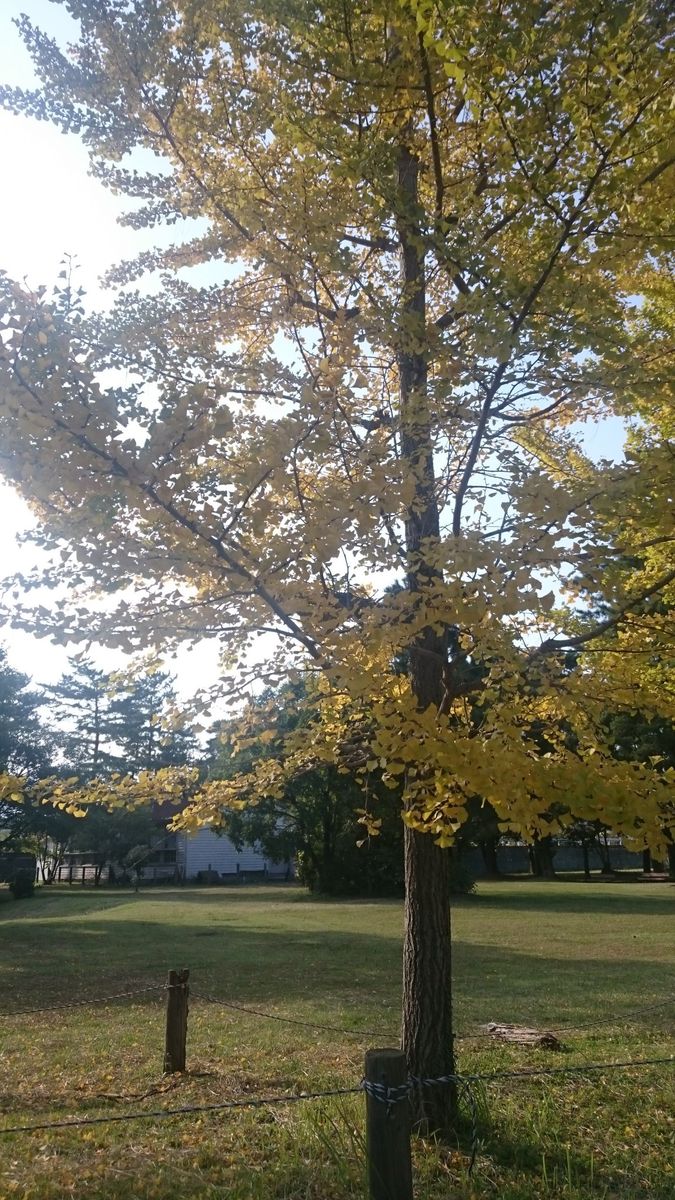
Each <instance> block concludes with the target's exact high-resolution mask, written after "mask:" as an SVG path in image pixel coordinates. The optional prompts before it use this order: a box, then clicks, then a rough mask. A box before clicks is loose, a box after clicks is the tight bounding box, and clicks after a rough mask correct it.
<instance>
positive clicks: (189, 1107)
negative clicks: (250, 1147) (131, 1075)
mask: <svg viewBox="0 0 675 1200" xmlns="http://www.w3.org/2000/svg"><path fill="white" fill-rule="evenodd" d="M654 1066H671V1067H672V1066H675V1055H670V1056H669V1057H667V1058H643V1059H630V1060H626V1061H622V1062H610V1063H580V1064H577V1065H576V1066H570V1067H534V1068H532V1069H524V1070H520V1071H491V1072H485V1073H477V1074H470V1075H461V1074H454V1075H438V1076H436V1077H433V1078H420V1077H415V1076H410V1077H409V1078H408V1079H407V1080H406V1081H405V1083H402V1084H400V1085H397V1086H395V1087H390V1086H387V1084H385V1083H377V1082H373V1081H371V1080H365V1079H363V1080H361V1082H360V1083H359V1084H358V1085H354V1086H351V1087H340V1088H328V1089H325V1090H324V1091H319V1092H298V1093H296V1094H293V1093H291V1094H290V1095H289V1094H286V1095H278V1096H252V1097H250V1098H249V1099H246V1100H234V1099H231V1100H222V1101H218V1102H216V1103H214V1104H184V1105H181V1106H180V1107H177V1108H158V1109H150V1110H146V1111H143V1112H131V1113H111V1114H108V1115H106V1116H101V1117H72V1118H68V1119H66V1120H63V1121H41V1122H36V1123H35V1124H31V1125H10V1126H6V1127H5V1128H4V1129H0V1136H2V1135H4V1134H9V1133H33V1132H37V1131H41V1130H45V1129H71V1128H79V1127H81V1126H89V1125H107V1124H113V1123H119V1122H121V1121H147V1120H152V1119H157V1120H162V1119H165V1118H168V1117H179V1116H190V1115H192V1114H199V1113H207V1112H221V1111H226V1110H228V1109H241V1108H264V1107H265V1106H266V1105H269V1104H272V1105H275V1104H297V1103H300V1102H302V1101H305V1100H324V1099H328V1098H332V1097H337V1096H355V1095H358V1094H360V1093H365V1094H366V1095H368V1096H371V1097H372V1098H373V1099H375V1100H377V1101H379V1102H380V1103H382V1104H385V1105H386V1106H387V1107H388V1108H390V1109H391V1108H392V1107H393V1106H394V1105H395V1104H399V1103H401V1102H402V1101H404V1100H407V1099H409V1098H410V1096H411V1094H412V1093H413V1092H414V1091H415V1090H418V1089H420V1088H428V1087H442V1086H444V1085H445V1086H447V1085H448V1084H455V1085H457V1086H458V1088H459V1089H460V1092H461V1091H464V1094H465V1095H466V1096H467V1097H468V1095H469V1092H470V1088H471V1086H472V1085H473V1084H477V1083H484V1084H489V1083H491V1082H493V1081H494V1080H501V1079H523V1078H533V1077H536V1076H550V1075H584V1074H588V1073H590V1072H611V1071H617V1070H626V1069H631V1068H632V1069H637V1068H643V1067H654ZM471 1108H472V1113H473V1118H474V1127H475V1126H476V1124H477V1107H476V1104H475V1098H473V1097H472V1099H471Z"/></svg>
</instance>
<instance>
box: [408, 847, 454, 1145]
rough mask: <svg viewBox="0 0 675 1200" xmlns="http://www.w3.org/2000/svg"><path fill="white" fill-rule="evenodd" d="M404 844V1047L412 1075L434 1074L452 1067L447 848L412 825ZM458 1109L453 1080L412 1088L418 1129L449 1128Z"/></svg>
mask: <svg viewBox="0 0 675 1200" xmlns="http://www.w3.org/2000/svg"><path fill="white" fill-rule="evenodd" d="M404 845H405V887H406V893H405V933H404V940H403V1014H402V1017H403V1036H402V1043H403V1051H404V1053H405V1056H406V1060H407V1062H408V1070H409V1071H410V1074H411V1075H413V1076H414V1077H415V1078H418V1079H419V1078H432V1079H434V1078H438V1076H441V1075H452V1074H454V1071H455V1058H454V1046H453V1033H452V998H451V990H450V979H451V975H450V966H451V941H450V895H449V872H448V863H449V860H448V852H447V850H441V849H440V848H439V847H438V846H436V845H435V843H434V841H433V838H432V837H430V835H429V834H428V833H418V832H417V831H416V830H413V829H406V830H405V833H404ZM456 1112H457V1093H456V1088H455V1087H454V1086H438V1087H427V1088H424V1089H420V1090H419V1091H418V1092H417V1093H416V1094H415V1097H414V1102H413V1121H414V1124H415V1125H416V1127H417V1128H418V1129H419V1130H420V1131H421V1132H429V1131H431V1130H438V1131H441V1132H446V1133H447V1132H450V1130H451V1129H452V1127H453V1125H454V1123H455V1119H456Z"/></svg>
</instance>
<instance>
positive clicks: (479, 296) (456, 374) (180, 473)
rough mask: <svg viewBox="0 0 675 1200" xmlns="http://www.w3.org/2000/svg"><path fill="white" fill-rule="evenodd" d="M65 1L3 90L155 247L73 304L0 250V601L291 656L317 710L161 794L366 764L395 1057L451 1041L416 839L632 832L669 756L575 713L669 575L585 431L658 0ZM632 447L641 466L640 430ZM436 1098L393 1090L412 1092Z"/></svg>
mask: <svg viewBox="0 0 675 1200" xmlns="http://www.w3.org/2000/svg"><path fill="white" fill-rule="evenodd" d="M65 7H66V8H67V10H68V12H69V13H70V14H71V15H72V16H73V17H74V18H75V19H76V20H77V21H79V23H80V30H81V33H80V38H79V41H78V42H77V44H76V45H74V46H73V47H71V48H70V49H66V50H63V49H61V48H59V46H57V45H56V44H55V43H54V42H53V41H52V40H50V39H49V38H48V37H46V36H45V35H44V34H42V33H40V32H39V31H38V30H37V29H36V28H34V27H33V26H32V25H31V23H30V22H29V21H28V20H27V19H25V18H23V19H21V21H20V27H21V30H22V33H23V36H24V39H25V41H26V44H27V46H28V48H29V50H30V52H31V54H32V57H33V61H34V63H35V67H36V70H37V72H38V75H39V78H40V79H41V87H40V88H38V89H37V90H36V91H35V92H23V91H17V90H15V89H8V88H5V89H3V91H2V98H3V101H4V103H5V105H6V106H8V107H9V108H10V109H12V110H14V111H16V112H19V113H23V114H26V115H32V116H35V117H38V118H40V119H48V120H51V121H53V122H55V123H56V125H57V126H59V127H60V128H61V129H63V130H64V131H66V132H69V133H76V134H77V135H78V136H79V137H80V138H81V139H82V140H83V142H84V144H85V145H86V146H87V147H88V149H89V151H90V154H91V162H92V170H93V172H94V173H95V174H96V176H97V177H98V178H99V179H100V180H101V181H102V182H103V183H104V184H105V185H106V186H107V187H109V188H110V189H112V190H113V191H114V192H116V193H118V194H120V195H122V196H124V197H126V198H127V204H126V206H125V210H124V214H123V216H122V217H121V220H122V221H123V222H125V223H126V224H128V225H131V226H134V227H138V228H144V229H152V228H154V227H158V228H159V227H160V226H161V227H164V226H167V227H172V226H173V227H174V229H175V242H174V244H172V245H169V246H168V247H167V244H166V243H167V235H166V233H165V232H164V231H162V237H161V239H158V240H159V241H161V243H162V244H161V246H160V247H159V248H157V249H156V250H155V251H147V250H146V251H144V252H142V253H140V254H139V256H138V257H137V259H135V260H134V261H127V262H124V263H121V264H119V265H118V266H117V267H115V268H114V269H112V270H111V271H110V274H109V277H108V282H109V284H110V285H111V287H113V288H116V289H117V293H118V294H117V297H116V300H115V302H114V304H113V305H112V307H111V309H110V311H109V312H107V313H105V314H103V315H101V314H98V315H96V314H93V315H88V316H87V315H85V313H84V311H83V308H82V304H81V303H80V298H79V297H78V296H77V295H76V293H75V290H74V287H73V285H72V283H71V281H70V279H69V278H67V277H66V278H65V279H64V280H63V282H62V285H60V287H59V289H58V290H57V292H56V293H55V294H54V295H52V294H50V293H46V292H44V293H43V292H38V293H31V292H30V291H29V290H28V289H27V288H26V287H25V285H19V284H16V283H13V282H12V281H11V280H9V279H7V278H5V279H4V281H3V284H2V297H3V311H4V318H3V335H2V337H3V346H4V350H3V357H2V364H1V371H2V374H1V376H0V379H1V389H2V418H1V419H2V424H3V433H5V434H6V441H5V449H4V450H3V457H2V467H3V470H4V471H5V473H6V475H7V477H8V478H10V479H12V480H14V481H15V482H16V483H17V485H18V486H19V487H20V488H21V490H22V491H23V493H24V495H26V496H27V497H28V498H29V500H30V502H31V503H32V505H33V508H34V510H35V512H36V513H37V515H38V517H39V518H40V521H41V523H40V526H39V532H38V534H37V535H36V536H37V540H38V542H39V543H40V544H41V545H42V546H43V547H44V548H45V549H46V550H48V551H50V552H51V554H52V556H53V559H52V563H53V565H52V569H51V572H48V573H47V577H46V578H41V579H40V578H38V577H37V576H36V577H30V578H23V579H21V580H19V581H17V590H18V598H17V599H16V601H15V603H14V619H15V620H16V621H17V622H18V623H19V624H23V625H24V626H28V627H29V628H35V627H36V625H37V627H38V628H39V629H40V631H41V632H43V633H45V634H51V635H52V636H62V637H69V638H80V639H82V640H87V639H92V638H93V639H100V640H102V641H105V642H107V643H108V644H111V645H116V646H119V647H120V648H122V649H123V650H127V651H134V650H135V649H138V648H146V647H149V646H157V647H164V648H166V647H167V646H170V645H173V644H176V643H177V642H181V641H183V642H190V641H195V640H197V639H201V638H204V637H212V638H213V639H215V640H216V641H217V642H218V643H219V645H220V648H221V652H222V663H223V679H224V682H225V683H226V684H227V687H228V688H229V689H230V690H231V691H232V692H234V693H235V694H242V695H244V694H245V693H246V689H247V687H248V686H249V684H250V683H251V681H253V680H255V679H256V678H257V677H259V676H260V675H261V673H262V674H263V675H264V677H265V679H266V681H267V682H270V683H272V684H274V683H275V682H278V681H279V680H282V679H283V678H285V677H288V676H289V675H290V676H291V677H293V675H294V674H296V673H298V672H306V673H309V674H311V675H312V676H313V678H314V679H315V680H316V681H317V682H316V686H315V689H314V690H315V694H316V695H317V697H318V699H317V705H318V709H319V710H320V713H319V716H318V718H317V720H316V721H314V722H312V723H311V724H310V726H309V728H310V729H311V738H310V737H309V735H307V738H306V739H305V741H304V742H303V741H302V739H300V738H299V737H296V738H295V740H294V742H293V743H292V744H291V745H289V746H288V747H287V750H286V754H285V755H284V756H283V758H282V759H280V760H272V759H265V760H264V762H262V763H261V765H260V770H259V772H258V776H257V778H256V779H255V780H253V781H252V780H251V778H250V777H247V778H242V779H239V780H237V779H234V780H232V779H231V780H228V781H223V782H221V783H220V784H217V785H216V784H214V785H213V787H212V788H211V789H208V788H207V789H204V790H203V792H202V794H201V796H200V797H199V798H197V799H196V800H195V802H194V805H193V807H192V810H191V814H189V817H191V819H194V820H198V821H209V820H211V819H213V818H214V817H217V815H218V811H219V807H220V806H221V805H222V804H230V805H231V804H232V803H236V802H237V801H241V802H245V801H246V800H247V799H249V798H250V797H251V795H252V794H253V795H255V793H256V790H257V792H258V794H260V792H268V793H269V794H272V793H273V792H274V789H275V788H277V789H279V788H281V787H282V784H283V779H284V777H287V775H288V773H289V772H292V771H301V770H303V769H305V768H306V767H307V765H308V764H314V765H316V763H317V762H337V763H338V764H339V763H340V762H341V761H342V762H346V761H349V762H350V763H351V765H353V764H354V762H356V760H358V764H359V765H360V767H361V769H362V770H363V771H364V772H365V773H366V774H367V772H368V770H369V769H371V770H373V769H375V768H377V770H378V771H382V772H384V777H385V779H386V778H387V776H388V777H389V778H390V779H391V781H392V784H394V785H395V788H396V795H397V796H400V795H401V794H402V795H403V817H404V821H405V825H406V832H405V847H406V851H405V852H406V905H405V911H406V917H405V937H404V981H403V1047H404V1049H405V1052H406V1054H407V1056H408V1062H409V1066H410V1070H411V1074H412V1075H414V1076H427V1077H428V1076H438V1075H446V1074H449V1073H452V1072H453V1069H454V1065H455V1064H454V1054H453V1048H452V1016H451V1003H450V937H449V928H448V886H447V853H446V851H445V849H444V847H445V846H446V845H447V844H448V843H450V842H451V841H452V839H453V837H454V835H455V832H456V830H457V829H458V827H459V826H460V825H461V823H462V821H463V820H464V817H465V814H466V803H467V800H469V799H471V800H472V801H473V802H475V798H476V797H483V798H485V799H486V800H487V801H489V802H490V804H491V805H492V806H493V808H494V810H495V812H496V813H497V815H498V817H499V818H500V820H501V821H503V822H504V823H508V826H509V828H510V829H518V830H520V831H521V832H522V833H523V834H524V835H526V836H533V835H536V834H537V833H538V832H541V831H544V832H546V833H551V832H555V828H556V827H558V825H559V824H564V822H565V821H566V820H568V819H571V816H572V814H574V815H576V816H578V817H580V818H584V819H589V820H592V819H602V820H603V821H605V822H606V823H608V824H610V825H611V826H612V827H613V828H614V829H616V830H618V831H620V832H622V833H623V834H624V835H625V836H626V837H627V838H632V839H633V840H634V841H635V842H636V843H643V844H644V843H647V842H650V841H652V842H658V841H659V840H660V839H661V838H662V837H663V821H662V819H661V818H662V805H661V801H662V800H663V789H664V787H667V786H668V781H667V777H665V776H663V775H661V776H659V777H658V778H656V777H655V774H654V772H650V771H649V770H648V768H647V767H645V766H644V765H642V764H639V763H629V762H620V761H617V760H616V759H615V758H613V757H612V756H611V754H610V753H609V748H608V747H607V745H606V744H605V742H604V741H603V724H602V717H603V715H604V713H605V712H606V709H607V701H608V698H609V695H610V693H611V692H612V671H611V669H608V668H607V667H606V665H605V664H606V662H607V661H610V662H612V663H613V662H614V661H615V657H616V649H617V638H620V637H621V635H622V630H623V629H624V627H625V626H626V625H628V624H630V620H631V618H632V616H633V615H634V614H636V613H638V612H639V614H640V620H641V622H642V627H643V629H644V630H647V631H648V632H647V633H646V634H645V637H644V642H643V644H642V645H640V644H635V641H634V640H633V641H632V642H631V645H630V646H629V647H628V649H630V652H631V657H630V663H631V667H630V676H628V675H626V678H625V681H624V682H625V686H624V682H622V686H621V688H619V689H618V693H617V695H616V696H615V697H614V700H615V702H616V703H617V704H619V705H629V706H630V705H634V701H635V695H634V691H635V687H636V686H637V684H638V682H639V681H640V679H641V672H640V669H639V664H640V663H642V662H644V664H645V671H644V676H643V681H644V687H643V688H642V693H641V709H642V711H649V710H651V709H652V708H653V710H654V711H657V710H659V709H660V708H661V706H662V705H663V703H664V697H663V694H662V690H661V689H660V688H659V687H658V686H652V679H651V677H650V675H649V670H648V664H649V659H650V646H649V644H648V643H649V639H650V638H651V637H654V638H657V639H658V640H659V641H660V642H662V641H664V640H665V639H666V636H667V630H666V629H665V627H664V623H663V622H662V620H661V617H660V613H661V611H662V605H663V604H664V603H666V601H667V598H668V595H670V597H671V602H672V591H673V582H674V580H675V571H674V570H673V569H672V563H669V562H666V561H664V558H665V554H664V552H663V551H664V549H665V548H666V547H667V540H664V541H663V543H661V545H662V551H661V553H658V554H655V553H645V552H644V551H643V549H642V548H641V545H642V543H641V530H640V525H641V519H642V518H641V514H642V513H643V511H644V510H645V509H648V510H649V521H650V538H651V537H652V536H653V537H656V538H661V537H662V538H664V539H668V538H669V537H670V536H671V534H669V533H668V530H667V528H666V526H667V524H668V520H669V519H670V516H669V513H667V512H666V513H663V514H661V513H660V512H654V511H653V508H652V506H651V505H650V503H649V498H648V497H649V494H650V493H649V488H648V487H647V486H646V482H645V479H644V474H643V471H642V456H641V454H640V453H636V456H635V457H634V458H633V459H632V460H631V459H629V460H626V461H625V462H621V463H618V464H617V463H613V462H612V461H607V462H601V463H598V462H596V461H593V460H592V459H591V458H590V457H589V456H588V454H587V453H585V451H584V440H583V432H584V429H585V428H586V427H587V426H588V424H589V423H591V422H602V421H603V420H604V419H605V418H606V417H608V416H611V415H616V414H619V415H620V416H625V415H626V414H627V413H630V411H631V404H632V398H633V397H634V396H636V395H638V394H640V395H642V396H644V395H645V393H646V391H649V390H653V389H656V393H655V394H654V395H653V398H652V403H654V404H656V403H659V404H664V405H665V404H667V403H668V400H669V397H668V387H669V383H668V378H669V377H668V372H667V371H666V369H665V360H664V358H663V351H664V347H663V345H662V344H660V343H659V344H658V345H656V346H655V338H654V337H653V336H647V334H646V327H645V325H644V323H643V324H642V325H640V297H641V294H642V293H641V286H642V285H641V280H642V278H643V277H646V276H647V275H649V276H650V277H653V276H654V274H656V275H657V276H658V277H659V278H661V277H665V274H666V267H667V256H668V247H669V246H670V245H671V243H670V242H669V240H668V238H669V233H668V230H669V218H670V216H671V212H672V204H671V203H670V201H671V193H670V192H669V188H668V184H669V170H668V168H669V167H670V166H671V165H672V161H673V160H672V139H671V138H670V136H669V130H672V118H671V115H670V102H671V95H672V77H671V74H670V72H672V66H671V65H670V61H669V57H668V48H669V39H670V37H671V35H672V29H671V27H670V25H669V21H670V18H669V14H668V9H667V6H666V5H665V4H662V3H653V2H647V0H642V2H638V3H635V2H634V0H631V2H630V3H621V2H620V0H617V3H613V4H612V5H611V6H607V7H605V8H602V7H600V8H599V7H598V6H597V4H595V3H591V2H590V0H578V2H575V3H574V4H572V3H571V2H570V0H558V2H555V0H553V2H546V3H544V2H541V3H539V2H536V0H528V2H526V3H518V4H515V3H512V2H510V0H507V2H506V3H504V4H500V5H495V4H493V3H491V2H490V0H470V2H469V0H444V2H438V3H433V2H432V0H401V3H393V2H391V0H370V2H368V3H366V4H358V5H357V4H355V3H352V0H320V2H319V0H317V2H316V3H313V2H311V0H283V2H282V0H250V2H249V3H246V4H244V3H240V2H238V0H152V2H148V0H66V2H65ZM45 219H48V211H47V205H46V211H45ZM148 280H152V282H153V287H152V289H151V291H149V290H148V288H147V286H146V285H147V281H148ZM648 461H649V464H650V471H651V470H654V471H658V473H659V478H660V479H661V481H662V483H661V485H660V486H659V485H658V484H656V486H657V492H658V494H659V496H660V497H661V498H663V496H664V495H665V491H666V486H665V482H663V481H664V480H665V478H666V472H667V471H668V469H669V466H670V462H671V459H670V458H669V457H668V451H667V450H666V448H665V447H664V446H661V449H660V450H655V449H654V448H653V447H650V450H649V458H648ZM652 484H654V480H651V481H650V486H652ZM616 513H622V514H627V517H628V519H627V520H626V521H625V522H623V523H621V524H618V523H617V522H616V521H609V522H608V514H616ZM661 518H663V527H661V526H659V528H658V531H657V532H655V533H654V534H653V535H652V526H653V525H657V526H658V525H659V521H660V520H661ZM669 528H670V531H671V533H672V521H671V524H670V527H669ZM619 559H620V560H621V569H617V570H613V569H612V564H613V563H614V562H615V561H618V560H619ZM627 564H628V568H627V566H626V565H627ZM64 580H65V581H67V585H68V586H67V590H66V591H63V590H61V591H57V592H56V593H55V595H54V599H53V602H52V603H47V602H46V601H45V600H44V598H43V599H42V601H41V602H37V601H36V603H31V596H32V592H31V591H30V590H28V592H27V593H26V588H28V589H30V588H32V587H33V586H37V585H38V584H42V585H43V586H44V585H45V584H46V585H49V583H56V582H62V581H64ZM600 591H601V592H602V597H603V609H602V614H601V616H599V617H598V619H597V620H595V621H594V622H593V623H592V624H591V623H589V620H588V613H589V612H592V611H593V601H594V597H597V595H598V594H599V593H600ZM22 593H23V594H22ZM37 594H38V596H40V595H42V596H43V597H44V593H37ZM261 638H262V639H264V641H263V643H262V647H263V650H261V649H260V648H258V650H257V652H255V643H256V642H258V641H259V639H261ZM591 650H593V653H591ZM263 651H264V668H261V667H260V660H261V654H262V653H263ZM571 651H574V652H575V653H574V655H571V654H570V652H571ZM603 653H605V654H606V656H607V657H606V658H603ZM609 656H613V657H611V658H610V657H609ZM572 660H573V661H572ZM598 663H603V666H602V668H601V669H600V668H599V667H598ZM469 667H470V669H468V668H469ZM622 670H623V668H622ZM393 795H394V790H392V796H393ZM365 819H366V822H368V821H369V820H370V821H371V824H372V827H373V828H375V827H376V821H377V817H376V814H375V813H373V814H371V815H369V814H366V818H365ZM454 1104H455V1098H454V1095H453V1091H452V1089H451V1088H446V1089H443V1088H437V1089H433V1088H431V1089H424V1090H422V1091H421V1092H420V1095H419V1097H418V1099H417V1110H418V1116H419V1117H420V1120H421V1121H424V1122H426V1123H432V1124H434V1125H435V1126H437V1127H443V1126H447V1124H448V1122H449V1121H450V1120H451V1118H452V1113H453V1109H454Z"/></svg>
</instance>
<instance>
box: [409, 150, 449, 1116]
mask: <svg viewBox="0 0 675 1200" xmlns="http://www.w3.org/2000/svg"><path fill="white" fill-rule="evenodd" d="M409 134H410V130H409V129H405V130H404V131H403V132H402V135H401V142H400V145H399V152H398V161H397V183H398V203H399V206H400V207H399V212H398V213H397V226H398V233H399V240H400V262H401V285H402V318H403V319H402V321H401V326H400V329H399V335H398V337H399V342H398V346H397V363H398V373H399V395H400V449H401V458H402V460H403V461H404V462H405V463H406V465H407V466H408V469H409V471H410V475H411V477H412V478H414V479H415V481H416V487H415V498H414V500H413V502H412V504H411V505H410V508H409V510H408V513H407V516H406V523H405V538H406V550H407V554H408V563H409V568H408V574H407V585H408V589H409V590H410V592H412V593H416V592H423V591H424V589H425V587H426V586H428V585H429V584H430V583H432V582H433V581H434V579H437V578H438V572H437V570H436V569H435V568H434V567H433V566H431V565H428V564H426V563H425V562H424V560H423V558H422V556H421V551H422V550H423V546H424V543H425V541H426V540H427V539H436V538H438V537H439V517H438V506H437V502H436V494H435V481H434V463H433V451H432V438H431V422H430V417H429V409H428V391H427V362H426V356H425V354H424V353H423V352H422V351H421V350H420V347H423V346H424V344H425V322H426V318H425V311H426V282H425V272H424V255H423V252H422V250H421V249H420V244H421V239H420V234H419V228H418V226H417V204H418V175H419V162H418V161H417V159H416V158H415V156H414V155H413V154H412V153H411V151H410V149H409V146H408V144H407V139H408V136H409ZM409 653H410V681H411V686H412V691H413V695H414V696H415V699H416V701H417V704H418V706H419V708H420V709H421V710H426V709H427V708H428V707H429V705H431V704H433V705H435V706H437V707H438V706H440V704H441V701H442V698H443V669H444V665H445V661H446V657H447V645H446V639H445V638H444V637H443V636H441V635H439V634H438V633H436V632H434V631H433V630H431V629H426V630H424V631H423V632H422V633H421V634H420V635H419V636H418V637H417V639H416V640H415V642H414V643H413V644H412V645H411V646H410V648H409ZM404 856H405V935H404V950H403V1011H402V1043H403V1051H404V1053H405V1055H406V1059H407V1063H408V1070H409V1071H410V1074H411V1075H412V1076H414V1077H415V1078H437V1077H438V1076H441V1075H449V1074H453V1073H454V1049H453V1037H452V1008H451V993H450V895H449V879H448V855H447V851H445V850H441V849H439V847H438V846H436V845H435V844H434V841H433V838H432V835H430V834H427V833H419V832H417V831H415V830H411V829H408V828H406V830H405V834H404ZM456 1110H457V1092H456V1087H455V1086H454V1084H450V1085H445V1086H438V1087H425V1088H423V1089H418V1090H417V1092H416V1093H415V1096H414V1099H413V1122H414V1124H415V1126H416V1127H417V1128H418V1129H420V1130H421V1131H423V1132H428V1131H431V1130H436V1131H439V1132H443V1133H449V1132H450V1130H451V1129H452V1126H453V1123H454V1120H455V1116H456Z"/></svg>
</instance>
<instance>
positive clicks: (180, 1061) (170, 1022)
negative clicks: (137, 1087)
mask: <svg viewBox="0 0 675 1200" xmlns="http://www.w3.org/2000/svg"><path fill="white" fill-rule="evenodd" d="M189 978H190V972H189V971H169V977H168V979H167V990H166V1040H165V1043H164V1074H165V1075H170V1074H173V1073H174V1072H176V1071H184V1070H185V1047H186V1043H187V1018H188V996H189V994H190V989H189V987H188V979H189Z"/></svg>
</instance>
